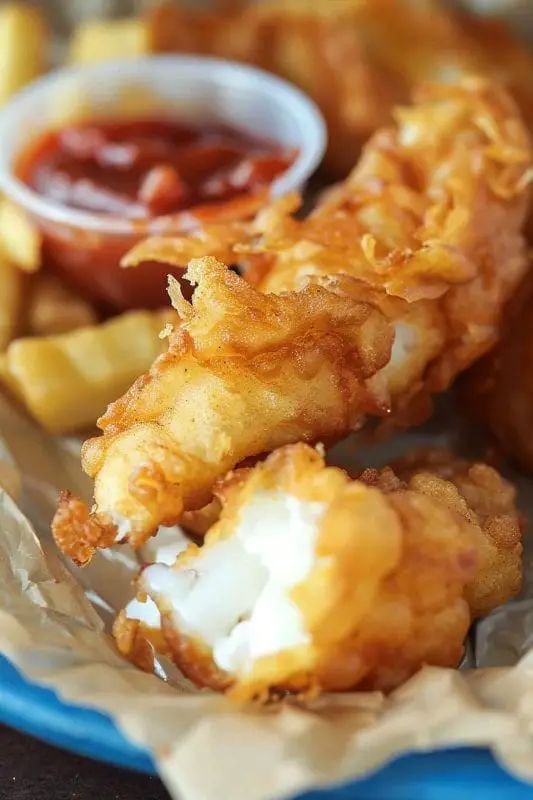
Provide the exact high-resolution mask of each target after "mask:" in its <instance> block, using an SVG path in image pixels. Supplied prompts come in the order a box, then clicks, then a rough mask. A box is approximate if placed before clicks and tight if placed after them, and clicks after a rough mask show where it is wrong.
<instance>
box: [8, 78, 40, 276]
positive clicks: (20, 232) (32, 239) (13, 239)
mask: <svg viewBox="0 0 533 800" xmlns="http://www.w3.org/2000/svg"><path fill="white" fill-rule="evenodd" d="M0 80H1V79H0ZM0 249H1V250H2V251H3V253H4V254H5V255H6V257H7V258H8V259H9V260H10V261H11V262H12V263H13V264H14V265H15V266H16V267H19V269H22V270H24V272H36V271H37V270H38V269H39V267H40V266H41V234H40V233H39V231H38V230H37V228H36V226H35V225H34V224H33V223H32V222H31V221H30V219H28V216H27V215H26V213H25V212H24V211H23V210H22V209H21V208H19V207H18V206H17V205H15V204H14V203H12V202H11V201H10V200H7V199H6V198H5V197H4V198H2V199H0Z"/></svg>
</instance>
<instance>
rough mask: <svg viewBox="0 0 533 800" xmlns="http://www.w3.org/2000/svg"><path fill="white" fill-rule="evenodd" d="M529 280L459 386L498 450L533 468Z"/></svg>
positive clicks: (531, 287)
mask: <svg viewBox="0 0 533 800" xmlns="http://www.w3.org/2000/svg"><path fill="white" fill-rule="evenodd" d="M532 301H533V280H532V278H531V277H529V278H528V279H527V280H526V281H525V283H524V285H523V286H522V287H521V288H520V289H519V291H518V292H517V295H516V297H515V298H514V299H513V302H512V303H511V306H510V308H509V312H508V314H507V324H506V328H505V332H504V335H503V336H502V339H501V341H500V342H499V344H498V345H497V346H496V347H495V348H494V349H493V350H492V351H491V352H490V353H489V354H488V355H487V356H486V357H485V358H483V359H482V360H481V361H480V362H479V363H478V364H476V365H475V367H474V368H473V369H472V370H471V371H470V373H469V374H468V375H466V376H465V381H464V383H463V386H462V394H463V399H464V401H465V406H466V409H467V411H468V413H469V415H470V416H471V417H472V419H473V420H474V421H476V422H479V423H482V424H483V425H485V426H486V427H488V428H489V430H490V431H491V432H492V433H493V434H494V437H495V439H496V441H497V443H498V446H499V448H501V450H502V451H503V452H504V453H505V454H506V455H507V456H510V457H511V458H512V459H513V460H514V461H516V462H517V463H518V464H519V465H520V466H522V467H524V468H525V469H526V470H528V471H529V470H532V469H533V371H532V369H531V364H532V363H533V314H532V313H531V302H532Z"/></svg>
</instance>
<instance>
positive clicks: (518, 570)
mask: <svg viewBox="0 0 533 800" xmlns="http://www.w3.org/2000/svg"><path fill="white" fill-rule="evenodd" d="M392 469H393V471H394V476H395V480H401V481H404V482H407V483H408V484H409V485H410V486H411V487H412V488H413V489H415V490H416V491H420V492H423V493H424V494H428V495H431V496H432V497H435V498H436V499H437V500H439V501H440V502H442V503H444V504H447V505H449V506H450V507H451V508H453V509H454V510H455V511H457V512H458V513H462V514H464V516H465V518H466V519H468V520H470V521H471V522H473V523H477V525H478V526H479V529H480V530H481V533H482V537H479V536H478V537H477V547H476V549H477V553H478V558H479V567H478V570H477V573H476V576H475V578H474V580H473V581H472V582H471V583H470V584H469V585H468V586H467V588H466V590H465V598H466V600H467V602H468V605H469V606H470V611H471V614H472V617H473V618H476V617H480V616H483V615H484V614H488V612H489V611H491V610H492V609H493V608H496V607H497V606H499V605H502V604H503V603H505V602H507V600H509V599H510V598H511V597H514V596H515V595H517V594H518V593H519V591H520V589H521V587H522V528H523V519H522V517H521V515H520V513H519V512H518V511H517V507H516V490H515V488H514V486H512V484H510V483H509V482H508V481H506V480H505V479H504V478H502V476H501V475H500V474H499V473H498V472H497V471H496V470H495V469H493V468H492V467H490V466H489V465H488V464H483V463H472V462H469V461H467V460H465V459H462V458H457V457H455V456H453V455H452V454H451V453H449V452H447V451H446V450H425V451H418V452H414V453H411V454H410V455H409V456H408V457H406V458H404V459H402V460H401V461H398V462H395V463H394V464H393V465H392ZM376 477H377V485H378V486H382V485H383V483H384V484H385V485H386V486H387V487H388V486H389V485H390V478H391V473H390V471H389V470H385V471H383V472H381V473H379V472H377V473H376V472H375V471H367V472H366V473H363V475H362V476H361V478H360V479H361V480H368V479H371V482H372V483H376ZM452 485H453V486H452ZM453 487H455V489H456V490H457V491H458V492H459V495H460V497H461V498H462V499H461V500H460V501H458V499H457V492H456V491H455V490H454V488H453Z"/></svg>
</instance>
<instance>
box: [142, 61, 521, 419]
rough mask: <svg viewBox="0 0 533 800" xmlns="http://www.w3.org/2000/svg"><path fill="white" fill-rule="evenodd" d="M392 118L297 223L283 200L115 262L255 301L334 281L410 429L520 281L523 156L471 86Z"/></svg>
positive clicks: (495, 328)
mask: <svg viewBox="0 0 533 800" xmlns="http://www.w3.org/2000/svg"><path fill="white" fill-rule="evenodd" d="M395 117H396V125H395V127H391V128H386V129H384V130H381V131H379V132H378V133H376V134H375V136H374V137H373V138H372V139H371V140H370V142H369V143H368V144H367V146H366V147H365V149H364V151H363V155H362V157H361V160H360V162H359V164H358V165H357V166H356V167H355V168H354V170H353V171H352V173H351V174H350V176H349V177H348V178H347V179H346V180H345V181H344V182H343V183H341V184H339V185H337V186H336V187H334V188H333V189H331V190H330V191H329V192H327V193H326V195H325V196H324V197H323V198H322V200H321V201H319V203H318V204H317V206H316V208H315V209H314V211H312V213H311V214H310V215H308V216H307V217H306V218H304V219H299V218H297V217H295V216H294V213H293V212H294V210H295V207H296V206H297V200H296V199H295V198H294V196H292V197H288V198H283V199H281V200H279V201H277V202H275V203H273V204H272V205H271V206H269V207H267V208H266V209H264V210H263V211H261V212H260V214H259V215H258V216H257V217H256V219H255V220H253V221H252V222H250V223H246V222H239V223H236V224H234V225H231V224H230V225H226V226H224V227H223V228H222V227H221V226H206V227H205V228H201V229H200V230H198V231H196V232H195V233H194V234H193V235H191V236H189V237H182V238H175V239H169V240H165V239H152V240H147V241H146V242H144V243H142V244H141V245H140V246H139V247H138V248H136V249H135V250H134V251H133V252H132V253H131V254H130V256H129V257H128V259H127V262H128V263H130V264H135V263H137V262H139V261H142V260H158V259H159V260H163V261H168V262H169V263H171V264H173V265H179V264H180V263H183V260H184V258H186V257H190V256H193V255H197V254H199V253H201V252H203V253H206V252H209V253H215V254H217V255H219V256H222V257H224V258H225V259H227V260H228V261H237V262H238V263H239V264H240V266H241V267H242V268H243V270H244V272H245V274H246V276H247V278H248V280H250V281H253V282H255V283H257V284H258V286H259V288H260V289H262V290H263V291H265V292H281V291H288V290H296V289H301V288H303V287H304V286H307V285H308V284H319V285H322V286H325V287H326V288H330V289H331V287H330V282H331V281H332V280H333V282H334V284H335V286H334V288H333V291H337V292H340V293H342V294H344V295H350V296H352V297H354V299H356V300H358V301H360V300H368V301H370V302H372V303H374V304H375V305H377V306H378V307H379V308H380V309H381V311H382V312H383V313H384V314H385V316H386V317H387V318H388V319H389V320H390V322H391V323H392V324H393V326H394V328H395V332H396V337H395V343H394V347H393V351H392V358H391V361H390V363H389V364H388V365H387V367H386V369H385V370H384V373H383V375H384V377H385V378H386V380H387V383H388V387H389V390H390V392H391V396H392V408H393V412H394V419H395V422H396V423H401V424H412V423H413V422H418V421H420V419H421V418H422V417H423V416H424V415H426V416H427V413H428V410H429V409H430V398H431V395H433V394H435V393H437V392H442V391H444V390H445V389H446V388H448V387H449V385H450V384H451V383H452V381H453V380H454V378H455V377H456V376H457V375H458V374H459V373H460V372H462V371H463V370H464V369H466V368H467V367H468V366H470V364H472V363H473V362H474V361H475V360H476V359H477V358H479V357H480V356H481V355H483V354H484V353H485V352H486V351H487V350H489V349H490V347H491V346H492V345H493V344H494V342H495V341H496V340H497V338H498V336H499V332H500V321H501V316H502V309H503V307H504V305H505V303H506V302H507V300H508V299H509V298H510V296H511V295H512V293H513V291H514V290H515V289H516V287H517V285H518V284H519V282H520V280H521V278H522V277H523V275H524V274H525V272H526V270H527V267H528V262H527V258H526V245H525V238H524V235H523V232H522V228H523V226H524V222H525V219H526V214H527V210H528V200H529V189H528V184H529V182H530V179H531V175H532V170H531V166H532V152H531V147H530V141H529V137H528V134H527V131H526V128H525V125H524V123H523V122H522V120H521V118H520V115H519V113H518V110H517V108H516V105H515V104H514V102H513V101H512V99H511V98H510V96H509V95H508V94H507V93H506V92H505V91H504V90H503V89H501V88H499V87H498V86H496V85H494V84H492V83H490V82H487V81H485V80H483V79H480V78H475V77H470V78H465V79H464V80H461V81H460V82H459V83H457V84H453V85H437V84H434V85H426V86H425V87H422V88H420V89H419V90H418V92H417V93H416V94H415V98H414V103H413V105H412V106H409V107H405V108H400V109H398V110H397V111H396V113H395ZM354 279H355V280H354Z"/></svg>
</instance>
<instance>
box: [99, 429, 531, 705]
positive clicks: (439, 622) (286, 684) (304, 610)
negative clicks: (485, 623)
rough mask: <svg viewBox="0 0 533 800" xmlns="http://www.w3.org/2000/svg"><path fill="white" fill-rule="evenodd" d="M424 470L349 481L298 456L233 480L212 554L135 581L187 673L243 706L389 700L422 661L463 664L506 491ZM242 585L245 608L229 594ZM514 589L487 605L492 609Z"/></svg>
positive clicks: (208, 549) (214, 531) (461, 468)
mask: <svg viewBox="0 0 533 800" xmlns="http://www.w3.org/2000/svg"><path fill="white" fill-rule="evenodd" d="M423 467H424V471H422V472H417V470H416V467H415V463H414V462H412V463H408V464H406V465H405V466H404V469H405V472H406V476H407V473H412V474H410V475H409V476H407V479H406V481H403V480H400V478H398V477H397V476H396V474H395V473H394V472H393V471H392V470H391V469H390V468H386V469H385V470H383V471H381V472H378V471H376V470H367V471H366V472H365V473H364V474H363V475H362V476H361V479H360V480H350V479H349V478H348V476H347V475H346V474H345V473H344V472H343V471H342V470H339V469H336V468H326V467H325V465H324V461H323V459H322V457H321V456H320V455H319V454H318V453H317V452H316V451H314V450H312V449H311V448H310V447H308V446H306V445H303V444H297V445H292V446H287V447H284V448H281V449H280V450H278V451H276V452H274V453H272V454H271V455H270V456H269V457H268V458H267V459H266V461H265V462H262V463H261V464H259V465H257V466H256V467H255V468H253V469H251V470H247V471H246V472H245V473H244V474H243V475H240V472H239V471H237V472H236V473H234V474H231V475H230V476H228V479H227V482H226V483H225V484H224V483H223V484H222V485H221V487H220V489H219V495H220V497H221V499H222V512H221V516H220V519H219V521H218V522H217V523H216V524H215V525H213V527H212V528H211V529H210V531H209V532H208V533H207V536H206V539H205V543H204V545H203V546H202V547H197V546H196V545H191V546H190V547H189V548H188V549H187V550H186V551H185V552H184V553H182V554H181V555H180V556H178V559H177V561H176V563H175V564H174V566H171V567H169V566H165V565H161V564H158V565H155V566H152V567H149V568H148V569H146V570H145V571H143V572H142V573H141V576H140V578H139V589H140V593H141V595H140V596H141V597H142V598H145V596H146V595H145V594H144V593H146V594H147V595H148V597H149V598H151V599H152V600H155V602H156V603H157V605H158V608H159V610H160V612H161V618H162V630H163V634H164V637H165V641H166V648H167V652H168V651H169V652H170V654H171V656H172V658H173V659H174V661H175V663H176V664H177V666H178V667H179V668H180V669H181V670H182V671H183V673H184V674H185V675H186V676H187V677H189V678H190V679H191V680H192V681H194V682H195V683H197V684H198V685H200V686H208V687H210V688H212V689H215V690H229V691H230V693H231V694H232V695H233V696H234V697H236V698H239V699H250V698H264V697H266V696H268V695H269V694H274V695H275V694H279V693H280V692H284V691H291V692H310V691H311V692H313V691H321V690H343V689H354V688H361V689H383V690H390V689H392V688H394V687H396V686H397V685H399V684H400V683H401V682H402V681H404V680H405V679H406V678H408V677H409V676H410V675H412V674H413V673H414V672H416V671H417V670H418V669H419V668H420V667H421V666H422V665H423V664H434V665H442V666H456V665H457V663H458V662H459V660H460V658H461V654H462V650H463V641H464V638H465V636H466V633H467V630H468V626H469V624H470V613H469V607H468V604H469V603H471V602H472V587H473V586H475V583H476V581H478V580H479V575H480V571H481V573H486V565H485V555H484V548H485V541H486V537H487V536H490V534H488V533H487V530H488V527H487V520H488V519H489V517H491V516H492V515H493V514H494V513H497V512H499V511H500V508H499V506H498V500H494V501H493V499H490V498H489V496H488V493H490V491H491V488H492V490H494V489H495V488H496V490H497V491H499V489H498V486H499V487H500V489H501V487H503V482H502V481H501V479H500V478H499V476H497V475H496V474H495V473H494V474H492V471H490V470H489V468H487V467H484V465H474V466H469V465H466V464H463V463H462V462H455V461H450V460H449V458H448V457H446V458H445V459H444V460H443V459H442V458H440V457H439V458H437V457H433V458H432V459H431V458H429V459H427V460H426V461H424V463H423ZM426 467H427V469H428V471H426V469H425V468H426ZM429 470H432V471H429ZM433 470H434V471H433ZM484 470H489V472H490V473H491V477H490V479H487V481H486V482H485V478H486V475H485V476H483V473H484ZM440 472H442V473H444V474H445V475H446V476H447V477H446V478H445V477H441V476H440V475H439V473H440ZM478 472H479V473H481V475H482V477H481V478H480V479H479V480H478ZM448 476H449V477H451V478H452V481H451V482H450V481H449V480H448ZM498 482H499V483H498ZM491 484H492V486H491ZM496 484H497V486H496ZM502 508H503V509H504V511H505V513H507V512H509V511H510V509H511V508H512V498H511V495H510V494H509V492H507V495H506V497H505V499H504V500H503V501H502ZM306 526H307V527H306ZM309 526H311V527H309ZM262 536H264V538H263V539H262V538H261V537H262ZM306 537H307V538H306ZM309 547H311V560H310V561H309V550H308V548H309ZM276 553H277V554H278V555H281V554H282V557H281V558H279V557H278V559H277V560H276V558H275V555H276ZM306 565H307V566H306ZM232 570H235V572H234V573H232ZM244 575H246V576H247V579H244V578H243V577H242V576H244ZM291 575H292V578H291V577H290V576H291ZM232 583H238V584H239V586H240V595H239V596H238V597H236V595H235V594H234V593H231V592H229V593H224V590H223V587H224V586H225V585H228V586H230V585H232ZM515 590H516V586H512V587H511V586H508V593H507V594H505V593H504V592H503V591H502V592H501V593H492V594H491V595H490V599H489V597H488V596H485V597H484V599H483V603H484V606H483V610H484V611H487V610H489V609H490V608H492V607H493V604H497V603H500V602H503V601H504V600H505V599H507V598H508V597H509V596H510V594H512V593H513V592H514V591H515ZM475 596H476V592H475V590H474V597H475ZM465 598H466V600H465ZM467 601H468V602H467ZM283 602H285V603H287V605H286V606H284V605H283ZM189 603H190V604H191V605H189ZM474 605H475V604H474ZM215 607H216V609H217V611H216V613H215ZM480 610H481V609H480V607H474V608H473V611H474V612H475V613H478V612H479V611H480ZM288 618H291V625H290V626H289V627H287V619H288ZM130 623H131V621H130V620H127V618H125V616H124V614H122V615H121V616H120V617H119V621H118V622H117V625H116V629H115V634H116V635H117V636H119V637H121V642H122V643H121V645H120V649H121V652H123V653H124V654H126V655H131V652H132V650H128V647H125V646H124V641H125V639H124V636H123V633H122V631H123V629H124V628H125V626H128V625H129V624H130ZM302 631H303V636H302ZM266 632H267V633H266ZM290 642H294V644H290ZM279 643H280V644H279Z"/></svg>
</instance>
